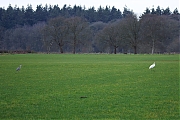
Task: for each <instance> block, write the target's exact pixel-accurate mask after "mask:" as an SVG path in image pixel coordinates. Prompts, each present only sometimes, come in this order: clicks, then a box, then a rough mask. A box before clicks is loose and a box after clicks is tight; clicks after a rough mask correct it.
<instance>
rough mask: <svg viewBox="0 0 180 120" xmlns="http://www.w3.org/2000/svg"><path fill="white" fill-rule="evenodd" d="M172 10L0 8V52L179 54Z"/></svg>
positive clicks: (177, 21)
mask: <svg viewBox="0 0 180 120" xmlns="http://www.w3.org/2000/svg"><path fill="white" fill-rule="evenodd" d="M179 17H180V14H179V12H178V10H177V8H176V9H175V10H174V11H173V12H171V11H170V9H169V8H166V9H160V7H159V6H158V7H157V8H156V9H154V8H152V9H149V8H146V10H145V11H144V13H143V14H142V15H141V16H140V17H137V15H136V14H135V13H134V12H133V11H132V10H130V9H128V8H127V7H124V10H123V12H121V11H120V10H119V9H116V8H115V7H112V8H110V7H108V6H106V7H105V8H104V7H101V6H100V7H99V8H98V9H97V10H95V8H94V7H91V8H88V9H86V8H85V6H84V7H81V6H76V5H74V6H73V7H71V6H67V5H64V6H63V8H59V7H58V5H54V6H51V5H50V6H47V5H46V6H45V7H43V6H42V5H38V6H37V7H36V10H33V9H32V6H31V5H28V6H27V8H26V9H25V8H24V7H22V8H18V7H16V6H15V7H14V8H13V7H12V6H11V5H9V7H8V8H7V9H4V8H0V50H1V51H3V52H4V51H35V52H47V53H50V52H59V53H74V54H75V53H104V52H105V53H114V54H116V53H134V54H137V53H164V52H179V27H180V26H179Z"/></svg>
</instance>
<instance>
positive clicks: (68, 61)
mask: <svg viewBox="0 0 180 120" xmlns="http://www.w3.org/2000/svg"><path fill="white" fill-rule="evenodd" d="M153 62H156V66H155V68H154V69H152V70H149V69H148V67H149V66H150V65H151V64H152V63H153ZM179 63H180V61H179V55H123V54H122V55H121V54H117V55H110V54H75V55H73V54H18V55H0V119H178V118H179V110H180V109H179V95H180V94H179V81H180V79H179V73H180V72H179V67H180V65H179ZM20 64H22V68H21V70H20V71H16V68H17V67H18V66H19V65H20Z"/></svg>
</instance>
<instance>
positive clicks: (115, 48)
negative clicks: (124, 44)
mask: <svg viewBox="0 0 180 120" xmlns="http://www.w3.org/2000/svg"><path fill="white" fill-rule="evenodd" d="M116 48H117V46H114V54H116Z"/></svg>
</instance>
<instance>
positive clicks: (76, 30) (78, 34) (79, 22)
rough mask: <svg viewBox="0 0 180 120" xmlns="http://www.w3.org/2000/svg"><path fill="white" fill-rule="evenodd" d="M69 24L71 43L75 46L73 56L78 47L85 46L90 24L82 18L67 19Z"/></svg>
mask: <svg viewBox="0 0 180 120" xmlns="http://www.w3.org/2000/svg"><path fill="white" fill-rule="evenodd" d="M67 23H68V24H67V26H68V33H69V34H68V39H69V43H70V44H71V45H72V46H73V54H75V53H76V47H77V46H78V45H79V44H83V40H84V39H86V35H87V28H88V24H87V22H86V21H85V20H84V19H82V18H80V17H71V18H69V19H67Z"/></svg>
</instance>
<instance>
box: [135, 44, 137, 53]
mask: <svg viewBox="0 0 180 120" xmlns="http://www.w3.org/2000/svg"><path fill="white" fill-rule="evenodd" d="M134 54H137V46H134Z"/></svg>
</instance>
